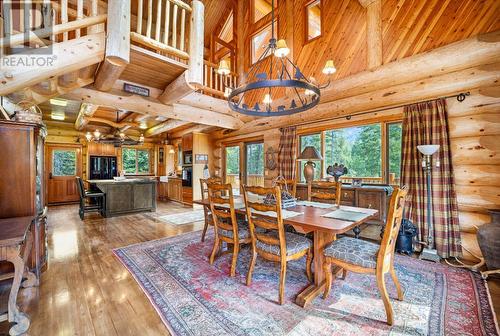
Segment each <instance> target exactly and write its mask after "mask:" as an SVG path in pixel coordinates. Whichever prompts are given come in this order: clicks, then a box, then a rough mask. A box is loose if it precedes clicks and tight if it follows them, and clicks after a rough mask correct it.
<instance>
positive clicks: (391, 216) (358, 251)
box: [323, 187, 408, 325]
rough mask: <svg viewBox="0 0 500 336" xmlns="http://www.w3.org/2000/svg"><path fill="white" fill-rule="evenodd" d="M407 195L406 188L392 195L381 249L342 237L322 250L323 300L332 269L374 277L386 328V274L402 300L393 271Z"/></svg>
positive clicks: (389, 310)
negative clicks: (382, 303) (333, 267)
mask: <svg viewBox="0 0 500 336" xmlns="http://www.w3.org/2000/svg"><path fill="white" fill-rule="evenodd" d="M407 192H408V190H407V189H406V188H405V187H403V188H402V189H399V188H398V187H396V188H395V190H394V192H393V193H392V197H391V201H390V205H389V212H388V215H387V221H386V225H385V231H384V236H383V238H382V242H381V243H380V245H378V244H375V243H371V242H367V241H363V240H360V239H355V238H349V237H342V238H340V239H338V240H336V241H334V242H332V243H331V244H330V245H329V246H328V247H326V248H325V250H324V256H325V261H324V264H323V267H324V271H325V275H326V286H325V292H324V295H323V297H324V298H326V297H328V295H329V293H330V288H331V285H332V277H333V276H332V270H331V268H332V265H336V266H338V267H340V268H342V269H343V270H344V275H343V277H344V278H345V275H346V272H347V271H352V272H356V273H368V274H375V275H376V278H377V286H378V288H379V291H380V295H381V297H382V301H383V302H384V307H385V311H386V315H387V324H389V325H392V324H393V322H394V318H393V310H392V305H391V302H390V301H389V296H388V294H387V288H386V286H385V274H386V273H390V274H391V277H392V280H393V281H394V284H395V285H396V289H397V293H398V300H403V291H402V289H401V285H400V283H399V280H398V278H397V276H396V272H395V271H394V247H395V243H396V239H397V236H398V232H399V227H400V226H401V220H402V218H403V208H404V202H405V197H406V194H407Z"/></svg>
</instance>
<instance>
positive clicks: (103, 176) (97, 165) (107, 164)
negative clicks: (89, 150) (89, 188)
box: [90, 156, 118, 180]
mask: <svg viewBox="0 0 500 336" xmlns="http://www.w3.org/2000/svg"><path fill="white" fill-rule="evenodd" d="M115 176H118V173H117V169H116V157H115V156H91V157H90V180H111V179H113V177H115Z"/></svg>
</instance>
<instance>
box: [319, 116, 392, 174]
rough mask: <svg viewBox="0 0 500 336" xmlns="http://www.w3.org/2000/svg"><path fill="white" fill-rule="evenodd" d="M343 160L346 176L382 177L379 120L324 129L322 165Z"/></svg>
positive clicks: (340, 162)
mask: <svg viewBox="0 0 500 336" xmlns="http://www.w3.org/2000/svg"><path fill="white" fill-rule="evenodd" d="M335 163H338V164H344V165H345V166H346V167H347V169H348V172H347V176H349V177H365V178H366V177H369V178H373V180H374V181H377V180H380V182H381V181H382V136H381V124H373V125H366V126H358V127H349V128H340V129H336V130H331V131H326V132H325V166H326V167H328V166H330V165H333V164H335Z"/></svg>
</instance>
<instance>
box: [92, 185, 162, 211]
mask: <svg viewBox="0 0 500 336" xmlns="http://www.w3.org/2000/svg"><path fill="white" fill-rule="evenodd" d="M87 182H88V183H89V184H90V185H91V186H92V188H94V189H95V187H97V188H98V189H99V190H101V191H102V192H104V193H105V194H106V211H105V213H106V217H113V216H119V215H124V214H129V213H132V212H144V211H155V210H156V179H149V178H134V179H126V180H122V181H115V180H88V181H87Z"/></svg>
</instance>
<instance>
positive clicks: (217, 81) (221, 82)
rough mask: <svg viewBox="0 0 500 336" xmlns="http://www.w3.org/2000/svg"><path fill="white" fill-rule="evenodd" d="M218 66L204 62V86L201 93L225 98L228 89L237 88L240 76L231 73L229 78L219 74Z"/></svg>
mask: <svg viewBox="0 0 500 336" xmlns="http://www.w3.org/2000/svg"><path fill="white" fill-rule="evenodd" d="M218 67H219V66H218V65H217V64H215V63H212V62H210V61H207V60H205V61H203V85H202V86H201V88H200V89H201V92H202V93H203V94H206V95H211V96H215V97H217V98H224V91H225V89H226V87H231V88H234V87H235V86H237V78H238V75H237V74H236V73H234V72H231V73H230V74H229V75H227V76H222V75H220V74H218V73H217V69H218Z"/></svg>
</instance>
